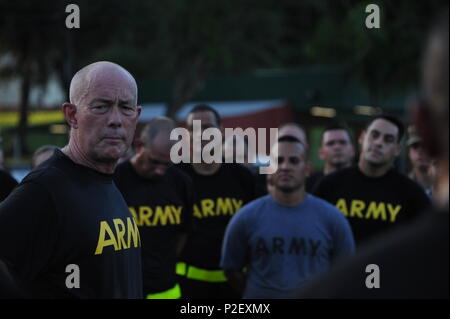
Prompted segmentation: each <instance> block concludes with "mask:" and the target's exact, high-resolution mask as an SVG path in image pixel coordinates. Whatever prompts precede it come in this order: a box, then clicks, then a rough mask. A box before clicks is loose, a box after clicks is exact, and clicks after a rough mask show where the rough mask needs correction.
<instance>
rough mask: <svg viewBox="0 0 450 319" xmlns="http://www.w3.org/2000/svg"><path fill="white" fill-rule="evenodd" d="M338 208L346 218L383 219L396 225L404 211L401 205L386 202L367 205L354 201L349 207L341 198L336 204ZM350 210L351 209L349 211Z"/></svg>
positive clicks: (360, 201)
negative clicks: (398, 217) (399, 215)
mask: <svg viewBox="0 0 450 319" xmlns="http://www.w3.org/2000/svg"><path fill="white" fill-rule="evenodd" d="M336 208H337V209H339V210H340V211H341V212H342V213H343V214H344V216H347V217H356V218H365V219H381V220H383V221H389V222H391V223H395V221H396V219H397V216H398V213H399V212H400V210H401V209H402V206H401V205H395V206H394V205H392V204H390V203H384V202H373V201H372V202H369V204H368V205H367V204H366V203H365V202H364V201H362V200H358V199H353V200H352V201H350V203H349V204H348V205H347V202H346V201H345V198H340V199H339V200H338V201H337V202H336ZM349 208H350V209H349Z"/></svg>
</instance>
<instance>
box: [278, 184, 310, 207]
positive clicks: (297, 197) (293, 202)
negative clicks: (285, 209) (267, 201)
mask: <svg viewBox="0 0 450 319" xmlns="http://www.w3.org/2000/svg"><path fill="white" fill-rule="evenodd" d="M272 197H273V199H274V200H275V201H276V202H277V203H278V204H280V205H283V206H297V205H298V204H300V203H301V202H303V201H304V200H305V198H306V192H305V187H304V186H303V187H301V188H299V189H297V190H295V191H293V192H290V193H285V192H282V191H281V190H279V189H278V188H277V187H275V188H274V191H273V194H272Z"/></svg>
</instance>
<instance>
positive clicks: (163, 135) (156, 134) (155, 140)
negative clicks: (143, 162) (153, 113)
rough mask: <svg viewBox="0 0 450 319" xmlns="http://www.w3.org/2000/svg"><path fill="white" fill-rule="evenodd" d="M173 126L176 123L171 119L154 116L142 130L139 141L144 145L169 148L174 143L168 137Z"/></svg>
mask: <svg viewBox="0 0 450 319" xmlns="http://www.w3.org/2000/svg"><path fill="white" fill-rule="evenodd" d="M175 127H176V123H175V121H173V120H172V119H170V118H168V117H165V116H159V117H155V118H154V119H152V120H151V121H150V122H149V123H148V124H147V125H146V126H145V127H144V129H143V130H142V132H141V136H140V138H141V142H142V143H143V145H144V146H145V147H152V146H157V147H158V148H159V147H169V148H170V147H171V146H172V145H173V144H174V143H175V141H172V140H171V139H170V133H171V132H172V130H173V129H174V128H175ZM155 144H157V145H155Z"/></svg>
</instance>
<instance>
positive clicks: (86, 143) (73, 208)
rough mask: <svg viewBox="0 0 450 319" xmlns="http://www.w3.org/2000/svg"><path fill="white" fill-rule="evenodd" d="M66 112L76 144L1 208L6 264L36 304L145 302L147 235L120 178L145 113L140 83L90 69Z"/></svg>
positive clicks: (102, 67)
mask: <svg viewBox="0 0 450 319" xmlns="http://www.w3.org/2000/svg"><path fill="white" fill-rule="evenodd" d="M62 111H63V113H64V116H65V118H66V121H67V122H68V124H69V125H70V138H69V143H68V145H66V146H65V147H64V148H63V149H62V150H56V151H55V153H54V155H53V156H52V157H51V158H50V159H49V160H47V161H46V162H45V163H43V164H42V165H40V166H39V167H38V168H36V169H35V170H33V171H32V172H31V173H30V174H29V175H28V176H27V177H25V179H24V180H23V181H22V182H21V183H20V185H19V186H18V187H16V189H15V190H14V191H13V193H12V194H11V195H10V196H9V197H8V198H7V199H6V200H5V201H4V202H3V203H2V204H0V260H2V261H3V262H4V263H5V264H6V265H7V266H8V269H9V271H10V272H11V274H12V276H13V277H14V278H15V279H17V282H18V283H19V284H20V285H21V287H23V289H24V291H25V293H26V294H27V295H29V296H31V297H34V298H141V297H142V273H141V247H140V246H141V243H140V237H139V231H138V228H137V225H136V223H135V221H134V219H133V216H132V215H131V213H130V211H129V210H128V207H127V205H126V203H125V201H124V199H123V197H122V195H121V194H120V192H119V190H118V189H117V188H116V186H115V185H114V183H113V179H112V174H113V173H114V170H115V168H116V165H117V161H118V159H119V158H120V157H122V156H123V155H124V154H125V152H126V151H127V149H128V148H129V147H130V144H131V141H132V139H133V136H134V132H135V129H136V124H137V120H138V117H139V114H140V111H141V109H140V107H139V106H137V85H136V81H135V80H134V78H133V76H132V75H131V74H130V73H129V72H128V71H127V70H125V69H124V68H122V67H121V66H119V65H117V64H114V63H111V62H96V63H93V64H90V65H88V66H86V67H84V68H82V69H81V70H80V71H78V72H77V73H76V74H75V75H74V77H73V79H72V81H71V83H70V102H67V103H64V104H63V106H62ZM12 239H14V240H12Z"/></svg>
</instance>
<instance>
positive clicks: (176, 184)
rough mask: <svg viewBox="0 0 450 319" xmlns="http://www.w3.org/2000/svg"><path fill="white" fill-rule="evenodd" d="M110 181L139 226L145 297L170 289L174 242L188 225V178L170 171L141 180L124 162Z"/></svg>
mask: <svg viewBox="0 0 450 319" xmlns="http://www.w3.org/2000/svg"><path fill="white" fill-rule="evenodd" d="M114 181H115V183H116V185H117V187H118V188H119V190H120V191H121V193H122V195H123V196H124V198H125V201H126V202H127V204H128V207H129V209H130V211H131V213H132V214H133V215H134V217H135V219H136V222H137V225H138V226H139V232H140V234H141V240H142V267H143V281H144V293H145V295H147V294H151V293H156V292H161V291H165V290H168V289H170V288H172V287H173V286H174V285H175V283H176V274H175V266H176V258H177V256H176V248H177V247H176V246H177V241H178V239H179V236H180V234H181V233H182V232H187V231H189V229H190V224H191V221H192V207H193V204H194V199H193V190H192V188H193V186H192V180H191V178H190V177H189V176H187V175H186V174H185V173H183V172H182V171H180V170H179V169H177V168H175V167H171V168H169V169H168V170H167V172H166V174H165V175H164V177H162V178H159V179H156V180H149V179H145V178H142V177H140V176H139V175H138V174H137V173H136V171H135V170H134V168H133V166H132V164H131V162H130V161H126V162H124V163H122V164H121V165H119V166H118V168H117V170H116V174H115V175H114Z"/></svg>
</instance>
